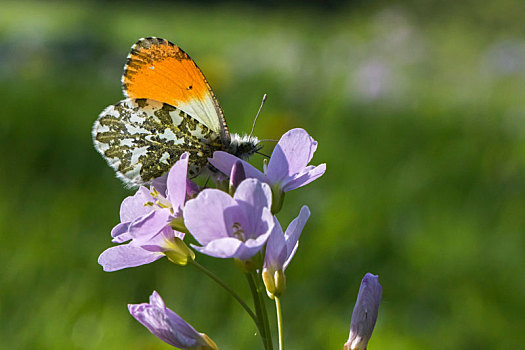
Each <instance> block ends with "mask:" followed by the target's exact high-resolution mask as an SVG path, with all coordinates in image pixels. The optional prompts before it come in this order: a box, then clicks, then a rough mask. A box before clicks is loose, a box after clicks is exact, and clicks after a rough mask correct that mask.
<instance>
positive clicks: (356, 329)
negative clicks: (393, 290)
mask: <svg viewBox="0 0 525 350" xmlns="http://www.w3.org/2000/svg"><path fill="white" fill-rule="evenodd" d="M382 294H383V289H382V288H381V285H380V284H379V279H378V277H377V276H374V275H372V274H371V273H367V274H366V275H365V277H363V280H362V281H361V287H360V288H359V293H358V294H357V301H356V303H355V306H354V311H353V312H352V321H351V322H350V335H349V337H348V341H347V342H346V343H345V347H344V350H365V349H366V346H367V345H368V341H369V340H370V337H371V336H372V331H373V330H374V326H375V324H376V320H377V313H378V311H379V303H380V302H381V296H382Z"/></svg>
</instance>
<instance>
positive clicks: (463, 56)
mask: <svg viewBox="0 0 525 350" xmlns="http://www.w3.org/2000/svg"><path fill="white" fill-rule="evenodd" d="M331 4H332V5H333V6H331V8H330V9H324V8H323V7H322V6H321V5H318V6H303V5H302V3H295V4H294V5H290V6H287V7H283V6H278V5H277V4H276V3H271V2H270V3H267V4H266V5H265V4H262V5H261V4H260V5H249V4H243V3H203V4H199V5H196V4H192V3H182V4H176V3H170V2H151V1H150V2H69V3H65V2H64V3H60V2H22V1H21V2H14V1H3V2H2V4H1V11H0V96H1V97H0V103H1V109H0V150H1V158H2V165H1V166H0V182H1V183H2V187H1V189H0V192H1V193H2V195H1V197H0V198H1V200H0V243H1V244H0V315H1V316H2V322H1V325H0V348H1V349H117V348H118V349H120V348H125V349H167V348H169V346H168V345H166V344H164V343H162V342H161V341H159V340H157V339H155V338H153V337H152V336H151V335H150V334H149V333H148V332H147V331H146V330H145V329H144V328H143V327H142V326H141V325H139V324H138V323H137V322H136V321H135V320H134V319H133V318H132V317H131V316H130V315H129V314H128V312H127V309H126V304H127V303H139V302H144V301H146V300H147V298H148V296H149V295H150V294H151V291H152V290H153V289H155V290H157V291H159V293H160V294H161V295H162V296H163V297H164V298H165V300H166V303H167V305H168V306H169V307H170V308H172V309H173V310H175V311H176V312H178V313H179V314H180V315H181V316H182V317H183V318H185V319H186V320H188V321H189V322H190V323H192V324H193V325H194V326H195V327H196V328H197V329H198V330H200V331H203V332H206V333H207V334H208V335H210V336H211V337H212V338H213V339H214V340H215V341H216V342H217V343H218V344H219V346H220V347H221V349H252V348H253V349H257V348H260V340H259V339H258V337H257V336H255V335H254V334H255V328H254V327H253V325H252V324H251V323H250V322H249V321H248V317H247V316H246V315H245V314H243V312H242V310H241V309H240V307H238V305H237V304H235V303H234V302H233V301H232V300H231V299H230V298H229V297H228V296H227V295H226V294H225V293H224V292H223V291H222V290H220V289H218V287H216V286H215V285H214V284H213V283H212V282H211V281H209V280H208V279H207V278H206V277H205V276H202V275H200V274H198V273H197V272H196V271H194V270H191V268H178V267H175V266H173V265H172V264H170V263H169V262H168V261H167V260H166V259H163V260H161V261H158V262H156V263H154V264H150V265H149V266H144V267H140V268H135V269H128V270H124V271H120V272H115V273H103V272H102V270H101V268H100V266H98V264H97V262H96V260H97V257H98V255H99V254H100V253H101V252H102V251H103V250H104V249H105V248H107V247H108V246H110V236H109V232H110V229H111V228H112V227H113V225H115V224H116V223H117V222H118V208H119V205H120V202H121V200H122V199H123V198H124V197H126V196H128V195H130V194H131V193H132V192H130V191H129V190H126V189H125V188H123V186H122V185H121V184H120V182H119V181H118V180H117V179H115V178H114V174H113V172H112V171H111V169H109V167H108V166H107V165H106V164H105V162H104V161H103V160H102V159H101V158H100V156H99V155H98V154H97V153H96V152H95V151H94V149H93V146H92V141H91V134H90V131H91V126H92V124H93V122H94V120H95V119H96V117H97V115H98V113H100V112H101V111H102V110H103V109H104V108H105V107H106V106H107V105H109V104H113V103H116V102H117V101H119V100H120V99H122V94H121V91H120V81H119V80H120V75H121V74H122V66H123V64H124V62H125V59H126V55H127V53H128V51H129V47H130V46H131V45H132V44H133V43H134V42H135V41H136V40H137V39H138V38H140V37H145V36H158V37H163V38H166V39H168V40H171V41H173V42H175V43H177V44H179V45H180V46H181V47H182V48H184V49H185V51H187V52H188V53H189V54H190V55H191V56H192V57H193V58H194V59H195V60H196V61H197V62H198V64H199V66H200V67H201V68H202V69H203V71H204V73H205V74H206V76H207V78H208V80H209V81H210V83H211V85H212V86H213V87H214V90H215V92H216V94H217V96H218V98H219V100H220V102H221V105H222V107H223V109H224V111H225V114H226V117H227V119H228V123H229V125H230V129H231V130H232V131H233V132H243V131H249V130H250V127H251V123H252V120H253V117H254V115H255V112H256V111H257V108H258V105H259V103H260V98H261V97H262V95H263V94H264V93H267V94H268V96H269V97H268V101H267V103H266V106H265V107H264V110H263V113H262V115H261V118H260V119H259V122H258V125H257V128H256V134H257V135H258V136H259V137H260V138H268V139H269V138H278V137H279V136H280V135H281V134H282V133H284V132H285V131H286V130H288V129H290V128H293V127H302V128H305V129H306V130H308V131H309V132H310V134H311V135H312V136H313V137H314V138H315V139H316V140H318V142H319V148H318V151H317V153H316V155H315V157H314V160H313V164H319V163H323V162H326V163H327V167H328V170H327V173H326V174H325V175H324V176H323V177H322V178H321V179H320V180H318V181H316V182H315V183H313V184H311V185H310V186H308V187H306V188H303V189H300V190H297V191H294V192H291V193H289V194H288V195H287V198H286V202H285V208H284V209H283V212H282V213H281V214H280V217H279V218H280V220H281V222H282V223H287V222H289V220H290V219H291V218H293V217H294V216H295V215H297V213H298V212H299V208H300V206H301V205H302V204H307V205H309V206H310V209H311V211H312V216H311V219H310V220H309V222H308V224H307V227H306V229H305V232H304V234H303V237H302V240H301V246H300V249H299V251H298V254H297V255H296V257H295V258H294V262H293V263H292V264H291V265H290V268H289V269H288V270H287V276H288V286H289V289H288V291H287V293H286V295H285V296H284V297H283V307H284V318H285V323H286V334H285V337H286V338H285V339H286V343H287V349H289V350H293V349H341V348H342V344H343V343H344V341H345V340H346V338H347V334H348V328H349V322H350V315H351V311H352V307H353V304H354V302H355V297H356V295H357V290H358V288H359V282H360V279H361V278H362V276H363V275H364V274H365V273H366V272H372V273H374V274H379V276H380V282H381V284H382V285H383V290H384V292H383V301H382V304H381V307H380V313H379V319H378V323H377V325H376V329H375V332H374V335H373V337H372V340H371V342H370V346H369V348H370V349H371V350H373V349H390V350H394V349H491V350H492V349H518V348H521V347H523V344H524V343H525V333H524V332H523V329H525V316H524V311H525V298H524V296H525V273H523V266H525V254H524V252H525V234H524V233H525V215H524V212H525V99H524V97H523V96H524V91H525V38H524V34H525V33H524V27H523V17H522V14H523V13H524V11H525V5H524V3H523V2H521V1H519V0H503V1H487V2H475V1H465V2H461V3H460V4H459V3H456V2H452V1H446V2H438V1H423V2H420V1H417V2H416V1H401V2H387V1H384V2H374V3H369V2H360V1H356V2H351V3H348V4H339V3H335V2H331ZM334 4H336V6H335V5H334ZM270 150H271V148H270V149H267V152H268V153H269V152H270ZM261 161H262V159H261V158H258V157H254V158H253V164H255V165H257V166H260V164H261ZM199 261H200V262H201V263H202V264H204V265H207V266H209V267H210V268H211V269H212V270H214V271H215V272H216V273H218V274H219V275H221V276H222V277H223V278H224V279H225V280H227V281H229V282H230V283H232V284H234V285H235V286H236V287H237V289H238V290H239V293H241V294H242V295H245V296H248V294H249V292H248V289H247V287H246V286H245V284H244V281H242V276H240V274H239V273H238V272H237V271H236V270H235V267H234V265H233V264H232V263H231V261H215V260H213V259H209V258H207V257H205V256H199ZM268 307H269V308H270V310H272V305H271V304H269V305H268Z"/></svg>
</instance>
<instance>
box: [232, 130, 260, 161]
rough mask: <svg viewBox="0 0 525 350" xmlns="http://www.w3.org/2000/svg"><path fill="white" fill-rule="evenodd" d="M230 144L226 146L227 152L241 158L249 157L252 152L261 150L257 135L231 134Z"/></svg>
mask: <svg viewBox="0 0 525 350" xmlns="http://www.w3.org/2000/svg"><path fill="white" fill-rule="evenodd" d="M230 136H231V140H230V144H229V145H228V146H226V148H227V149H225V151H226V152H228V153H230V154H233V155H234V156H236V157H239V158H241V159H248V158H249V157H250V156H251V155H252V154H254V153H255V152H257V151H258V150H260V149H261V148H262V147H261V146H260V145H259V139H258V138H257V137H255V136H250V135H244V136H240V135H238V134H231V135H230Z"/></svg>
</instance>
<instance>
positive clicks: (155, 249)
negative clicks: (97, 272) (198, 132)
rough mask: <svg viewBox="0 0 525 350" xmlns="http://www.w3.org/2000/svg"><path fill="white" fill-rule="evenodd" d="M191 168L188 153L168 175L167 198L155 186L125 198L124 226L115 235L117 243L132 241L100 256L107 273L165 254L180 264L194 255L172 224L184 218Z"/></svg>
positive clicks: (100, 261) (139, 190)
mask: <svg viewBox="0 0 525 350" xmlns="http://www.w3.org/2000/svg"><path fill="white" fill-rule="evenodd" d="M187 168H188V153H184V154H183V155H182V156H181V158H180V160H179V161H177V163H175V165H174V166H173V167H172V168H171V170H170V172H169V174H168V177H167V179H166V190H165V191H163V193H164V195H165V196H164V195H162V194H161V193H159V192H158V191H157V189H156V188H155V187H153V186H152V188H151V190H149V191H148V189H147V188H145V187H143V186H141V187H140V188H139V189H138V190H137V193H135V195H134V196H131V197H128V198H126V199H124V201H123V202H122V205H121V207H120V219H121V223H120V224H118V225H117V226H115V228H113V230H112V231H111V236H112V237H113V242H114V243H123V242H127V241H130V242H129V243H128V244H122V245H118V246H115V247H111V248H109V249H106V250H105V251H104V252H103V253H102V254H101V255H100V257H99V259H98V263H99V264H100V265H102V267H103V268H104V271H116V270H121V269H124V268H127V267H135V266H139V265H144V264H149V263H151V262H153V261H155V260H157V259H160V258H162V257H163V256H165V255H167V256H168V257H169V258H170V260H172V261H173V262H177V263H180V262H184V256H186V257H187V255H188V254H190V255H191V254H193V253H192V252H191V251H189V249H187V247H186V248H184V247H185V245H184V243H183V242H182V241H181V240H182V239H183V238H184V233H182V232H178V231H175V230H173V228H172V227H171V225H170V224H171V223H172V221H173V220H175V219H176V218H179V217H181V212H182V207H183V206H184V202H185V200H186V188H187V187H188V183H187V178H186V174H187ZM181 254H182V255H181ZM181 259H182V260H181Z"/></svg>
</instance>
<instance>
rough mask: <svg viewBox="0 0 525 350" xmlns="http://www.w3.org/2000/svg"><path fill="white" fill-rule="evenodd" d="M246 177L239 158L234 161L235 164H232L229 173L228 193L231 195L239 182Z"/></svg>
mask: <svg viewBox="0 0 525 350" xmlns="http://www.w3.org/2000/svg"><path fill="white" fill-rule="evenodd" d="M244 179H246V173H245V172H244V167H243V166H242V162H241V161H240V160H238V161H236V162H235V164H233V167H232V171H231V173H230V186H229V193H230V195H232V196H233V194H234V193H235V190H236V189H237V187H239V185H240V184H241V182H242V181H243V180H244Z"/></svg>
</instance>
